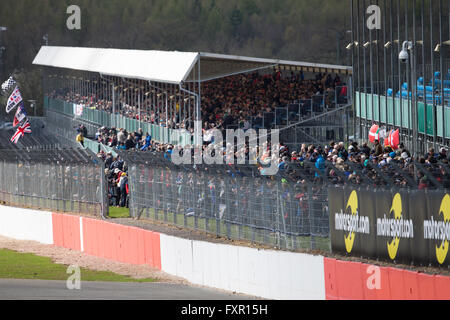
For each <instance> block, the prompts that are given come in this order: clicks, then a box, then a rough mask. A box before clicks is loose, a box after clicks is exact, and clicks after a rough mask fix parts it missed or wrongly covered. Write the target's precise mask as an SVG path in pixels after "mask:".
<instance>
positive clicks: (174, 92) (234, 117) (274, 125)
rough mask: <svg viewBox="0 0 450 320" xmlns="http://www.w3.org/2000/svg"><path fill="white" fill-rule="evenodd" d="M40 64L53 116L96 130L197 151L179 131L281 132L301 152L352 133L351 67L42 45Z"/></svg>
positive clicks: (36, 61)
mask: <svg viewBox="0 0 450 320" xmlns="http://www.w3.org/2000/svg"><path fill="white" fill-rule="evenodd" d="M93 57H95V58H93ZM33 64H35V65H38V66H42V67H43V72H44V77H43V78H44V91H45V96H46V98H45V109H46V111H50V112H57V113H59V114H64V115H69V116H71V117H72V118H74V119H76V121H83V122H86V124H87V125H89V126H106V127H117V128H120V127H122V128H125V129H127V130H128V131H129V132H134V131H137V129H139V128H143V130H144V132H149V133H151V135H152V137H153V138H154V139H155V140H157V141H160V142H162V143H172V144H182V145H186V144H192V142H193V141H191V140H190V137H188V136H180V135H176V138H175V139H176V140H175V141H174V139H173V136H174V135H173V133H174V130H177V129H186V130H188V131H189V132H191V133H194V132H195V130H196V128H195V123H194V122H195V121H201V122H202V124H203V129H205V130H208V129H211V128H218V129H220V130H226V129H237V128H244V129H248V128H250V127H251V128H255V129H261V128H266V129H280V130H281V138H282V139H283V142H284V143H286V144H287V145H289V146H291V147H293V148H298V147H299V146H300V144H301V143H304V142H312V143H325V142H327V141H328V140H330V139H344V138H346V137H348V136H349V132H350V130H351V129H350V125H349V124H350V123H351V120H350V119H349V117H350V116H351V114H350V106H351V95H350V92H351V89H350V87H351V75H352V68H350V67H345V66H334V65H327V64H313V63H306V62H297V61H284V60H273V59H259V58H250V57H239V56H230V55H220V54H211V53H190V52H166V51H144V50H115V49H94V48H69V47H42V48H41V50H40V51H39V53H38V55H37V56H36V58H35V60H34V62H33ZM327 75H329V76H330V77H331V76H332V78H331V81H330V79H329V78H328V77H327ZM205 122H206V124H205ZM54 123H55V124H58V123H59V121H54ZM94 130H95V129H94Z"/></svg>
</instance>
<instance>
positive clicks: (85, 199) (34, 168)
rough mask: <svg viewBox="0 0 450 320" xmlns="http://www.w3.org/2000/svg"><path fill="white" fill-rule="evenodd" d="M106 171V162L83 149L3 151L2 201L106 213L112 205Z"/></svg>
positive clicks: (0, 164) (0, 171) (0, 173)
mask: <svg viewBox="0 0 450 320" xmlns="http://www.w3.org/2000/svg"><path fill="white" fill-rule="evenodd" d="M103 170H104V164H103V162H102V161H101V160H100V159H98V158H96V157H95V156H94V155H93V154H92V153H90V152H88V151H85V150H82V149H62V150H25V149H22V150H2V151H1V152H0V181H2V183H1V184H0V201H1V202H3V203H5V204H7V205H11V206H19V207H30V208H38V209H44V210H52V211H58V212H72V213H86V214H96V215H103V216H104V215H106V212H107V210H108V208H107V201H106V192H105V190H106V182H105V177H104V173H103ZM102 186H103V187H102Z"/></svg>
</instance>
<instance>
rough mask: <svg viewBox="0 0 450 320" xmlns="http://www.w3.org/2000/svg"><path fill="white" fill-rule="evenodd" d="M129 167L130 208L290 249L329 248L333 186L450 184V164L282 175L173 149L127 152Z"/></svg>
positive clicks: (330, 168)
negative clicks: (198, 159) (188, 159)
mask: <svg viewBox="0 0 450 320" xmlns="http://www.w3.org/2000/svg"><path fill="white" fill-rule="evenodd" d="M120 156H121V157H122V158H123V159H124V160H125V162H126V163H127V164H128V167H129V186H130V199H129V201H130V202H129V206H130V213H131V216H132V217H133V218H136V219H144V220H146V219H148V220H153V221H160V222H163V223H168V224H172V225H176V226H180V227H183V228H187V229H193V230H198V231H203V232H207V233H210V234H212V235H215V236H221V237H226V238H228V239H233V240H245V241H251V242H252V243H260V244H264V245H268V246H271V247H277V248H282V249H288V250H298V249H309V250H324V251H330V250H331V247H330V239H329V235H330V220H329V217H330V215H329V209H328V206H329V199H328V189H329V187H330V186H348V187H350V188H357V189H369V190H384V191H388V192H389V191H390V190H394V189H396V190H398V189H402V190H417V189H418V186H419V181H422V180H423V177H425V176H426V179H427V188H428V189H429V190H443V189H447V188H448V187H449V183H450V180H449V172H448V164H443V163H437V164H434V165H424V164H419V163H416V164H408V165H400V164H391V165H390V166H381V167H379V166H378V165H372V164H366V166H362V165H360V164H356V163H346V164H344V165H333V164H331V163H329V162H327V163H325V164H324V165H323V167H320V166H319V168H317V167H316V166H315V164H314V163H313V162H309V161H304V162H303V163H298V162H297V163H290V164H287V165H286V167H285V168H284V169H283V170H280V171H279V172H278V174H277V175H275V176H262V175H261V174H260V172H259V169H258V167H257V166H251V165H175V164H173V163H172V162H171V161H170V156H168V154H166V155H164V154H160V153H152V152H135V151H128V152H121V153H120Z"/></svg>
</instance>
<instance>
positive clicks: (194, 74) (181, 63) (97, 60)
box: [33, 46, 352, 84]
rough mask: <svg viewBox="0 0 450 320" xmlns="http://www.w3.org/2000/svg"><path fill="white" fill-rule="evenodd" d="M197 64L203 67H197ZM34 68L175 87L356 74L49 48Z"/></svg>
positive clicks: (270, 62)
mask: <svg viewBox="0 0 450 320" xmlns="http://www.w3.org/2000/svg"><path fill="white" fill-rule="evenodd" d="M197 62H200V65H197V66H196V64H197ZM33 64H35V65H41V66H47V67H55V68H65V69H72V70H80V71H88V72H96V73H101V74H104V75H109V76H116V77H123V78H130V79H141V80H147V81H155V82H163V83H171V84H180V83H182V82H188V81H199V80H200V81H209V80H212V79H217V78H222V77H226V76H230V75H233V74H238V73H246V72H250V71H254V70H259V69H265V68H270V67H277V68H280V69H281V70H291V71H300V70H301V71H304V72H312V73H319V72H323V73H340V74H345V75H349V74H352V68H351V67H347V66H336V65H329V64H317V63H310V62H299V61H286V60H275V59H260V58H251V57H242V56H232V55H223V54H214V53H198V52H178V51H154V50H123V49H96V48H76V47H45V46H44V47H42V48H41V50H40V51H39V53H38V55H37V56H36V58H35V59H34V61H33ZM194 67H195V69H194ZM199 74H200V79H199Z"/></svg>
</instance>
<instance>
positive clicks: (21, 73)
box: [0, 0, 350, 109]
mask: <svg viewBox="0 0 450 320" xmlns="http://www.w3.org/2000/svg"><path fill="white" fill-rule="evenodd" d="M73 4H76V5H78V6H79V7H80V9H81V30H68V28H67V26H66V20H67V19H68V17H69V14H67V13H66V10H67V7H68V6H69V5H73ZM0 26H6V27H7V28H8V31H6V32H2V34H1V44H0V46H4V47H5V51H4V54H3V59H2V60H3V63H4V65H3V68H2V69H3V70H0V73H1V75H2V79H1V81H4V80H5V79H6V78H7V77H8V76H9V74H11V73H12V72H15V74H16V75H17V76H18V77H19V78H20V82H21V86H22V87H23V88H22V91H23V94H24V96H27V98H29V99H37V100H39V99H41V97H40V94H41V93H42V89H41V76H40V73H39V69H38V68H36V67H33V66H32V61H33V59H34V57H35V56H36V54H37V52H38V51H39V49H40V47H41V46H42V45H44V43H45V42H44V40H43V36H44V35H45V34H48V43H49V45H52V46H81V47H98V48H122V49H147V50H150V49H152V50H178V51H194V52H196V51H203V52H214V53H224V54H236V55H247V56H255V57H261V58H277V59H289V60H300V61H311V62H324V63H332V64H335V63H337V62H340V63H341V64H347V63H348V61H349V60H348V56H347V54H346V50H345V46H346V45H347V43H349V42H350V38H349V37H350V35H349V34H346V33H345V31H346V30H348V29H350V5H349V1H348V0H321V1H311V0H95V1H93V0H77V1H76V2H74V1H69V0H38V1H36V0H3V1H2V3H1V4H0ZM338 41H339V46H338V43H337V42H338ZM338 47H339V48H340V54H339V55H338V54H337V48H338ZM338 56H340V60H341V61H337V57H338ZM1 109H4V108H1Z"/></svg>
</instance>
